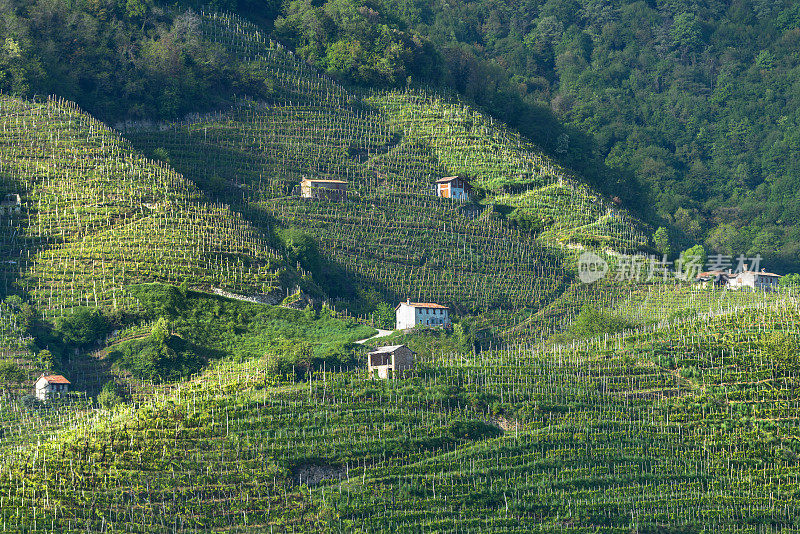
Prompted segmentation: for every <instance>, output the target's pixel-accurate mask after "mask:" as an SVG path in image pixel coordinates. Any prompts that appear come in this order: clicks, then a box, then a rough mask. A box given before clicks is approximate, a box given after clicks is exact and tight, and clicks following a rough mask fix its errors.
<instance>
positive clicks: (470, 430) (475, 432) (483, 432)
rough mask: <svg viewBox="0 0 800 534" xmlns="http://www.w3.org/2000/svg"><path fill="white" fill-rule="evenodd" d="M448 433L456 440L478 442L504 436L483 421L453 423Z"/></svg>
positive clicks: (497, 429) (448, 428)
mask: <svg viewBox="0 0 800 534" xmlns="http://www.w3.org/2000/svg"><path fill="white" fill-rule="evenodd" d="M447 431H448V432H449V433H450V435H451V436H453V437H454V438H456V439H468V440H473V441H474V440H478V439H484V438H495V437H497V436H499V435H500V434H502V432H501V431H500V429H499V428H497V427H496V426H492V425H489V424H486V423H484V422H483V421H478V420H471V421H453V422H452V423H450V426H448V427H447Z"/></svg>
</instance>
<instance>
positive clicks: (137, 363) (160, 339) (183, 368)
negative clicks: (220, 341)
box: [98, 318, 208, 402]
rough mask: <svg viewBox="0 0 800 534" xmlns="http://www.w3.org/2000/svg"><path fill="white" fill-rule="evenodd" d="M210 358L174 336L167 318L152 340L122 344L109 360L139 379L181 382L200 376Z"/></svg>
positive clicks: (155, 330)
mask: <svg viewBox="0 0 800 534" xmlns="http://www.w3.org/2000/svg"><path fill="white" fill-rule="evenodd" d="M207 357H208V355H207V354H206V353H203V354H197V353H196V352H195V351H194V347H193V346H192V345H191V343H189V342H187V341H186V340H184V339H182V338H181V337H179V336H176V335H173V334H172V333H171V327H170V325H169V323H168V322H167V321H166V320H165V319H164V318H161V319H159V320H158V321H156V323H155V324H154V325H153V329H152V331H151V333H150V335H149V336H148V337H146V338H144V339H133V340H130V341H126V342H124V343H121V344H120V345H118V346H117V347H116V348H115V349H114V350H113V351H111V352H109V354H108V358H109V360H111V361H112V362H114V363H116V364H117V365H119V366H120V367H122V368H124V369H127V370H129V371H131V372H132V373H133V375H134V376H135V377H137V378H140V379H144V380H155V381H170V380H178V379H180V378H184V377H187V376H190V375H192V374H194V373H197V372H198V371H200V369H202V367H203V365H204V364H205V363H206V361H207ZM109 397H110V393H107V394H106V395H104V399H105V400H107V401H109V402H110V401H112V400H113V399H111V398H109ZM98 401H100V398H99V397H98Z"/></svg>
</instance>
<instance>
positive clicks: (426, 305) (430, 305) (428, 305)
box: [398, 302, 449, 310]
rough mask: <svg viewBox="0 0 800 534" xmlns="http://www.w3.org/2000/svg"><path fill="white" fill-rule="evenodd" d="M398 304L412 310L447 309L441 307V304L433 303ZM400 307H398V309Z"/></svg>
mask: <svg viewBox="0 0 800 534" xmlns="http://www.w3.org/2000/svg"><path fill="white" fill-rule="evenodd" d="M400 304H405V305H406V306H411V307H412V308H441V309H443V310H447V309H449V308H448V307H447V306H442V305H441V304H435V303H433V302H401V303H400ZM399 307H400V306H398V308H399Z"/></svg>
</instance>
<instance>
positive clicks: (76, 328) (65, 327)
mask: <svg viewBox="0 0 800 534" xmlns="http://www.w3.org/2000/svg"><path fill="white" fill-rule="evenodd" d="M55 333H56V334H57V335H58V336H59V337H60V338H61V340H62V341H63V342H64V344H66V345H68V346H72V347H86V346H89V345H91V344H93V343H95V342H97V341H98V340H99V339H101V338H102V337H103V336H105V335H106V334H107V333H108V322H107V321H106V318H105V317H104V316H103V314H102V313H101V312H100V310H95V309H91V308H77V309H76V310H75V311H73V312H72V314H71V315H65V316H63V317H59V318H58V320H57V321H56V327H55Z"/></svg>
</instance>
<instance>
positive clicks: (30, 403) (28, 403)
mask: <svg viewBox="0 0 800 534" xmlns="http://www.w3.org/2000/svg"><path fill="white" fill-rule="evenodd" d="M20 402H21V403H22V406H24V407H25V408H26V409H28V410H33V409H36V408H39V407H40V406H41V405H42V401H40V400H39V399H37V398H36V397H34V396H33V395H24V396H23V397H22V398H21V399H20Z"/></svg>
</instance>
